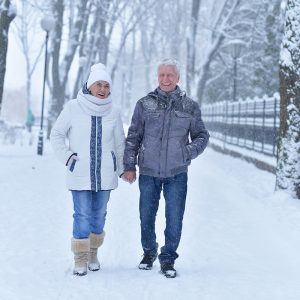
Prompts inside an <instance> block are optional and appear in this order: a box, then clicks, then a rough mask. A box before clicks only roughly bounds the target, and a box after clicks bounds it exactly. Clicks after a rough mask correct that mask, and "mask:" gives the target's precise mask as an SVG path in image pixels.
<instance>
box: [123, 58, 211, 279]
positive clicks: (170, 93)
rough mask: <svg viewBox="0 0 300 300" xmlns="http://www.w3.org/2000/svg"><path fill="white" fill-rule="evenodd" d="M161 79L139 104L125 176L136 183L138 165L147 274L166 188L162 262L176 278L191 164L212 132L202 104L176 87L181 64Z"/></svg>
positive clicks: (166, 64)
mask: <svg viewBox="0 0 300 300" xmlns="http://www.w3.org/2000/svg"><path fill="white" fill-rule="evenodd" d="M157 75H158V83H159V87H157V88H156V89H155V90H154V91H153V92H151V93H149V94H148V95H147V96H145V97H143V98H141V99H140V100H139V101H138V102H137V103H136V107H135V110H134V113H133V116H132V120H131V125H130V127H129V129H128V136H127V139H126V146H125V153H124V170H125V173H124V177H125V179H126V180H127V181H129V182H130V183H132V182H134V181H135V179H136V167H135V166H136V164H137V162H138V166H139V189H140V204H139V209H140V220H141V242H142V247H143V250H144V257H143V259H142V261H141V262H140V264H139V268H140V269H143V270H150V269H152V266H153V262H154V261H155V259H156V258H157V250H158V244H157V242H156V234H155V218H156V213H157V210H158V205H159V199H160V193H161V191H162V190H163V195H164V198H165V217H166V228H165V231H164V233H165V245H164V246H163V247H162V248H161V249H160V250H161V252H160V254H159V256H158V258H159V262H160V265H161V272H162V273H163V274H164V275H165V276H166V277H168V278H174V277H176V270H175V269H174V262H175V260H176V258H177V257H178V254H177V252H176V250H177V248H178V245H179V241H180V238H181V231H182V220H183V214H184V209H185V201H186V194H187V170H188V166H189V165H190V163H191V160H192V159H194V158H196V157H197V156H198V155H199V154H201V153H202V152H203V150H204V149H205V147H206V146H207V143H208V139H209V134H208V132H207V130H206V129H205V126H204V124H203V121H202V119H201V112H200V109H199V106H198V104H197V103H196V102H195V101H193V100H192V99H190V98H189V97H187V96H186V94H185V93H184V92H183V91H181V90H180V88H179V86H178V85H177V84H178V81H179V75H180V74H179V68H178V65H177V62H176V61H175V60H172V59H165V60H164V61H162V62H161V63H160V64H159V65H158V72H157ZM137 157H138V159H137Z"/></svg>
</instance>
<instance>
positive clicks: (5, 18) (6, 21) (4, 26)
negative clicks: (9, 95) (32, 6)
mask: <svg viewBox="0 0 300 300" xmlns="http://www.w3.org/2000/svg"><path fill="white" fill-rule="evenodd" d="M10 8H11V2H10V1H9V0H2V1H0V45H1V46H0V113H1V107H2V96H3V87H4V78H5V72H6V55H7V47H8V30H9V25H10V23H11V21H12V20H13V19H14V18H15V16H16V14H15V13H14V12H12V11H10Z"/></svg>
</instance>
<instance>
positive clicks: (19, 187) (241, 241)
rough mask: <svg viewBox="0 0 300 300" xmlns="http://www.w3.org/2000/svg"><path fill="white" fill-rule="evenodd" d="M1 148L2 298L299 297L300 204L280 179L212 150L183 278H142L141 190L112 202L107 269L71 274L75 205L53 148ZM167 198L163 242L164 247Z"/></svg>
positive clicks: (198, 192) (191, 206) (123, 189)
mask: <svg viewBox="0 0 300 300" xmlns="http://www.w3.org/2000/svg"><path fill="white" fill-rule="evenodd" d="M46 146H47V147H46V151H45V154H44V156H43V157H38V156H37V155H36V154H35V152H36V149H35V147H25V146H24V147H20V146H15V147H9V146H3V145H1V146H0V195H1V209H0V222H1V226H0V239H1V240H0V251H1V256H0V266H1V268H0V299H4V300H10V299H12V300H15V299H18V300H23V299H24V300H25V299H26V300H27V299H28V300H32V299H39V300H43V299H51V300H52V299H64V300H67V299H72V300H75V299H92V297H94V296H95V297H94V299H109V300H111V299H112V300H115V299H116V300H117V299H149V300H150V299H151V300H156V299H180V300H181V299H184V300H189V299H195V300H196V299H197V300H198V299H201V300H202V299H203V300H206V299H207V300H208V299H209V300H247V299H251V300H253V299H255V300H268V299H270V300H277V299H278V300H292V299H295V300H296V299H297V300H298V299H300V234H299V233H300V203H299V202H298V201H297V200H293V199H290V198H289V197H288V196H287V195H286V194H284V193H275V194H274V192H273V190H274V183H275V182H274V181H275V177H274V175H272V174H270V173H267V172H263V171H260V170H258V169H256V168H255V167H254V166H252V165H250V164H248V163H246V162H243V161H240V160H238V159H234V158H231V157H228V156H224V155H222V154H219V153H216V152H214V151H212V150H211V149H208V150H207V151H206V152H205V153H204V154H203V155H202V156H201V157H200V158H198V159H197V160H195V161H193V165H192V167H191V168H190V171H189V191H188V200H187V204H186V213H185V217H184V228H183V236H182V240H181V244H180V247H179V249H178V252H179V255H180V257H179V258H178V260H177V262H176V268H177V270H178V273H179V276H178V277H177V278H175V279H166V278H164V277H163V276H162V275H161V274H159V265H158V262H156V263H155V267H154V269H153V270H151V271H141V270H139V269H138V268H137V264H138V262H139V260H140V259H141V255H142V250H141V246H140V241H139V240H140V232H139V217H138V187H137V184H136V183H135V184H133V185H129V184H127V183H125V182H120V186H119V188H118V189H117V190H116V191H114V192H113V193H112V195H111V200H110V203H109V207H108V215H107V223H106V232H107V235H106V240H105V243H104V245H103V247H102V248H101V251H100V260H101V263H102V270H101V271H99V272H94V273H92V272H90V273H88V275H87V276H84V277H74V276H73V275H72V259H73V257H72V253H71V251H70V237H71V228H72V203H71V197H70V194H69V192H68V191H67V190H66V188H65V184H64V168H63V166H61V165H60V164H59V163H58V162H57V161H56V160H55V158H54V157H53V155H52V152H51V150H50V149H49V145H48V144H47V145H46ZM163 209H164V205H163V199H162V200H161V205H160V209H159V213H158V217H157V218H158V220H157V235H158V242H159V244H160V245H162V244H163V230H164V211H163Z"/></svg>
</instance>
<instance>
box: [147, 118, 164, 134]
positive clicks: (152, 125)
mask: <svg viewBox="0 0 300 300" xmlns="http://www.w3.org/2000/svg"><path fill="white" fill-rule="evenodd" d="M160 120H161V114H160V113H159V112H146V113H145V133H146V134H149V135H151V136H157V135H158V134H159V133H160V131H161V128H162V126H161V121H160Z"/></svg>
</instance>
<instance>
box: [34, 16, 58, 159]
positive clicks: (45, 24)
mask: <svg viewBox="0 0 300 300" xmlns="http://www.w3.org/2000/svg"><path fill="white" fill-rule="evenodd" d="M54 25H55V21H54V19H53V18H52V17H48V16H47V17H44V18H42V20H41V27H42V29H43V30H45V31H46V39H45V67H44V81H43V98H42V110H41V124H40V132H39V139H38V148H37V154H38V155H43V146H44V134H43V122H44V103H45V84H46V76H47V56H48V49H47V48H48V38H49V31H51V30H52V28H53V27H54Z"/></svg>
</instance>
